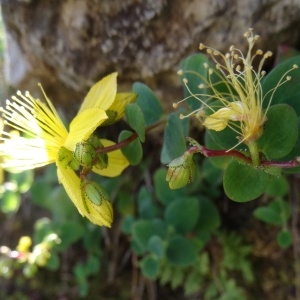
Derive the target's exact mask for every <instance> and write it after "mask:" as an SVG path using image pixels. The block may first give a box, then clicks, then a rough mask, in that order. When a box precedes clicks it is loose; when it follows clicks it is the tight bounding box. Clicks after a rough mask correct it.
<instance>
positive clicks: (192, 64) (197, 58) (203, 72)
mask: <svg viewBox="0 0 300 300" xmlns="http://www.w3.org/2000/svg"><path fill="white" fill-rule="evenodd" d="M204 64H208V58H207V56H206V55H204V54H202V53H197V54H193V55H191V56H188V57H187V58H185V59H184V60H183V61H181V63H180V69H181V70H182V71H183V74H182V75H181V78H182V79H183V78H185V79H186V80H187V82H188V83H187V85H188V89H187V87H186V86H185V85H184V86H183V90H184V97H185V98H186V97H189V96H191V93H192V94H195V95H196V94H199V91H200V90H199V85H200V84H201V83H204V84H205V81H204V80H203V79H202V78H206V77H207V69H206V68H204ZM198 74H199V75H200V76H199V75H198ZM201 76H202V78H201ZM203 93H205V91H203ZM187 103H188V105H189V106H190V107H191V108H192V110H196V109H198V108H199V107H200V105H201V103H199V100H197V99H196V98H194V97H193V98H191V99H189V100H187Z"/></svg>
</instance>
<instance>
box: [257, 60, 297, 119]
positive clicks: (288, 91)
mask: <svg viewBox="0 0 300 300" xmlns="http://www.w3.org/2000/svg"><path fill="white" fill-rule="evenodd" d="M294 64H297V65H298V66H300V56H295V57H293V58H291V59H287V60H285V61H284V62H282V63H281V64H279V65H277V66H276V67H275V68H274V69H273V70H272V71H271V72H270V73H269V74H268V75H267V76H266V77H265V78H264V79H263V81H262V89H263V95H264V102H263V103H264V105H265V108H266V107H267V105H268V104H269V102H270V99H272V102H271V103H272V105H274V104H278V103H286V104H289V105H291V106H292V107H293V108H294V109H295V111H296V113H297V115H298V116H299V115H300V101H299V98H300V89H299V87H298V83H299V82H300V68H298V69H294V70H292V71H291V72H289V73H288V75H289V76H291V80H289V81H287V82H285V83H284V84H282V85H281V86H280V87H278V88H277V89H276V90H275V92H274V91H273V90H272V89H274V88H275V87H276V85H277V84H278V83H279V81H280V79H281V78H282V79H283V81H284V80H285V79H286V75H284V74H285V73H286V72H287V71H288V70H291V69H292V67H293V65H294ZM269 91H271V92H269Z"/></svg>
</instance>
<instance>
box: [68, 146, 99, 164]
mask: <svg viewBox="0 0 300 300" xmlns="http://www.w3.org/2000/svg"><path fill="white" fill-rule="evenodd" d="M73 155H74V158H75V159H76V160H77V161H78V162H79V163H80V164H81V165H83V166H85V167H88V168H91V167H92V165H93V161H94V159H95V158H96V156H97V153H96V149H95V148H94V146H93V145H92V144H91V143H89V142H87V141H85V142H80V143H77V144H76V148H75V151H74V154H73Z"/></svg>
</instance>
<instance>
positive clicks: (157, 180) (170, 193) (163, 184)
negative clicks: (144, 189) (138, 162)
mask: <svg viewBox="0 0 300 300" xmlns="http://www.w3.org/2000/svg"><path fill="white" fill-rule="evenodd" d="M166 177H167V170H166V169H165V168H160V169H158V170H156V172H155V173H154V190H155V194H156V196H157V198H158V200H159V201H160V202H161V203H162V204H164V205H169V203H171V202H173V201H174V200H175V199H177V198H182V197H184V195H185V194H186V189H185V188H182V189H180V190H171V189H170V188H169V184H168V182H167V181H166Z"/></svg>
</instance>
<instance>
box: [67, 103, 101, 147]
mask: <svg viewBox="0 0 300 300" xmlns="http://www.w3.org/2000/svg"><path fill="white" fill-rule="evenodd" d="M106 119H107V115H106V113H105V111H104V110H102V109H100V108H96V107H94V108H89V109H87V110H85V111H83V112H81V113H79V114H78V115H77V116H76V117H75V118H74V119H73V121H72V122H71V124H70V132H69V134H68V137H67V139H66V141H65V143H64V147H66V148H67V149H69V150H70V151H74V149H75V146H76V144H77V143H79V142H82V141H84V140H86V139H88V138H89V136H90V135H91V134H92V133H93V132H94V131H95V129H96V128H97V127H98V126H100V125H101V124H102V123H103V122H104V121H105V120H106Z"/></svg>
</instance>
